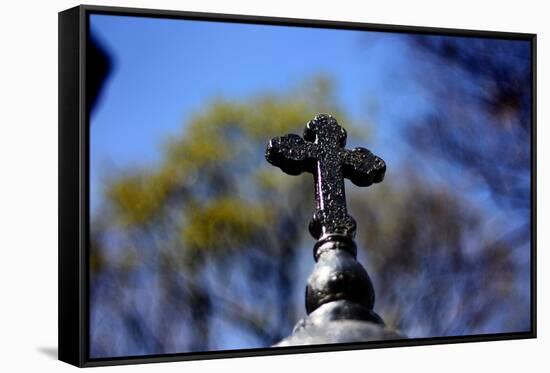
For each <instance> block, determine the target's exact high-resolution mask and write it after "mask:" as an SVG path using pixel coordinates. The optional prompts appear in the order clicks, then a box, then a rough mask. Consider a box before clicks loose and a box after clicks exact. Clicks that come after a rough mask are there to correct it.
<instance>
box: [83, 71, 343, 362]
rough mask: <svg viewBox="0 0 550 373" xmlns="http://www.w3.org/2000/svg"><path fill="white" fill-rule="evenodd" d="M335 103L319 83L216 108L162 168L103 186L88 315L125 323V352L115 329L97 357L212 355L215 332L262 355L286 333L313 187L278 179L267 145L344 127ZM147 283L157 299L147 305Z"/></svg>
mask: <svg viewBox="0 0 550 373" xmlns="http://www.w3.org/2000/svg"><path fill="white" fill-rule="evenodd" d="M332 94H333V88H332V83H331V82H330V81H329V80H327V79H325V78H322V77H318V78H315V79H312V80H311V81H310V82H307V83H305V84H304V85H303V86H301V87H299V88H297V89H295V90H293V91H292V92H290V93H289V94H287V95H283V96H276V95H264V96H261V97H258V98H256V99H253V100H251V101H250V102H245V103H240V102H230V101H227V100H216V101H214V102H212V103H211V104H210V105H208V106H207V107H206V109H205V110H204V111H202V112H200V113H198V114H196V115H195V116H193V117H192V118H191V119H190V120H189V122H188V123H187V124H186V126H185V128H184V131H183V133H182V134H181V135H180V136H174V137H173V138H172V139H170V140H169V141H168V142H167V144H166V146H165V147H164V153H163V157H162V161H161V162H160V164H158V165H156V166H153V167H149V168H139V169H133V170H121V171H119V172H118V173H117V174H116V176H114V177H112V179H111V180H110V181H108V182H107V184H106V185H107V188H106V190H105V195H106V197H107V203H106V204H105V206H104V209H103V210H102V211H101V213H99V214H98V216H96V218H95V220H94V222H93V227H94V230H93V231H92V250H91V254H92V256H91V269H92V271H91V272H92V273H91V276H92V289H91V290H92V292H91V296H92V305H96V308H95V309H96V311H97V315H99V314H100V313H105V312H107V310H106V309H108V312H109V314H110V316H109V317H113V316H114V315H117V316H115V317H116V318H119V319H120V320H119V322H120V324H121V325H122V326H118V327H120V328H121V329H122V331H123V334H124V335H125V337H127V338H128V339H129V342H127V343H125V344H124V345H121V346H112V345H109V343H112V342H108V341H109V338H107V337H106V336H105V335H107V334H109V333H110V328H108V327H105V328H101V327H97V328H96V330H97V333H98V334H97V335H96V336H94V337H93V338H94V341H96V342H98V343H94V344H92V345H93V346H95V348H96V350H95V353H96V354H99V355H101V354H103V353H107V354H113V353H115V354H128V353H129V352H130V353H136V351H137V352H138V353H166V352H179V351H204V350H208V349H212V348H216V346H217V345H218V343H217V340H216V339H217V338H218V337H219V336H217V335H216V334H215V333H216V330H212V325H213V324H214V323H215V322H216V321H221V322H223V323H226V324H228V325H231V327H232V328H237V329H239V330H241V331H242V332H244V333H245V334H246V335H248V336H249V337H251V338H252V340H254V342H252V344H253V345H256V346H266V345H270V344H273V343H275V342H277V341H278V340H279V339H282V338H283V337H284V336H286V335H287V334H289V333H290V331H291V330H292V327H293V324H294V322H296V321H297V319H298V318H299V317H298V315H296V310H297V309H299V308H300V307H297V306H296V305H295V302H294V300H293V299H294V298H293V294H294V291H295V286H294V282H293V281H292V278H293V277H295V276H296V272H297V269H296V268H295V267H296V264H297V263H296V260H297V248H298V247H299V245H300V241H301V238H302V236H303V235H304V234H305V232H307V230H306V229H305V228H304V229H300V227H307V222H308V221H309V214H311V211H313V210H312V207H313V199H312V197H311V191H312V189H313V185H312V184H311V181H310V180H309V179H308V178H307V177H304V178H288V177H285V176H284V175H282V174H281V173H280V172H277V171H276V170H274V169H272V168H271V167H270V166H269V165H268V164H267V163H266V162H265V159H264V158H263V153H264V150H265V146H266V141H267V140H266V139H269V138H271V137H273V136H276V135H279V134H282V133H287V132H296V131H301V130H302V127H303V125H304V124H305V123H306V122H307V121H308V120H309V119H311V118H312V117H313V116H314V115H315V114H316V113H318V112H331V113H334V114H335V115H337V116H338V117H339V118H342V120H344V121H345V117H344V115H343V114H342V113H341V112H340V110H338V108H337V107H335V106H334V105H333V104H332V103H333V102H335V99H334V98H333V97H332ZM296 179H297V180H296ZM105 222H109V223H108V224H106V223H105ZM113 223H114V224H113ZM142 281H148V282H150V283H153V284H154V286H153V287H150V286H148V287H146V288H149V289H151V290H150V293H146V294H140V291H142V290H143V289H144V287H143V285H142V284H141V282H142ZM130 293H132V295H131V296H130V295H129V294H130ZM152 293H154V294H152ZM140 296H145V297H147V302H146V305H145V306H144V305H143V304H142V302H143V299H139V297H140ZM136 298H138V300H137V301H136ZM151 302H154V308H155V309H156V310H150V311H147V312H145V311H144V310H148V309H149V308H151V306H152V304H151ZM99 305H101V307H99ZM103 307H106V309H103ZM93 316H94V314H93V315H92V317H93ZM98 317H99V316H98ZM94 320H95V319H94ZM97 325H99V324H97ZM101 334H103V336H102V335H101ZM182 336H184V338H183V339H182ZM101 341H104V342H101Z"/></svg>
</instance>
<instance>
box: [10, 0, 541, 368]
mask: <svg viewBox="0 0 550 373" xmlns="http://www.w3.org/2000/svg"><path fill="white" fill-rule="evenodd" d="M89 3H92V4H100V5H119V6H130V7H142V8H162V9H174V10H189V11H203V12H217V13H234V14H250V15H266V16H280V17H296V18H311V19H329V20H344V21H357V22H370V23H387V24H401V25H418V26H435V27H455V28H467V29H486V30H499V31H516V32H531V33H537V34H538V103H539V105H538V179H539V180H538V190H539V195H538V222H539V224H538V230H539V233H538V286H539V291H538V315H539V317H538V324H539V333H538V334H539V337H538V339H536V340H522V341H504V342H489V343H468V344H454V345H439V346H426V347H408V348H398V349H382V350H363V351H346V352H333V353H322V354H320V353H317V354H301V355H289V356H270V357H256V358H245V359H224V360H209V361H196V362H184V363H182V362H179V363H164V364H154V365H151V364H149V365H140V366H125V367H117V368H110V369H116V370H118V371H130V370H131V371H140V372H146V371H147V372H159V371H162V372H164V371H176V370H177V371H181V370H185V371H188V372H218V371H220V370H225V371H233V370H240V371H243V372H249V371H261V372H271V371H273V372H279V371H295V369H301V370H305V371H306V372H307V371H309V370H311V369H315V370H316V371H319V372H325V371H327V372H328V371H334V370H337V371H339V372H342V371H344V370H349V371H358V370H359V371H369V372H393V371H398V370H399V371H413V372H414V371H422V372H441V371H445V372H461V373H462V372H465V371H472V372H477V371H498V372H513V371H516V372H517V371H548V369H549V367H550V359H549V358H548V356H549V355H550V352H549V351H550V343H549V342H548V340H549V338H548V333H549V322H548V315H549V310H548V282H549V275H548V273H549V272H550V268H548V264H549V263H550V262H549V259H548V254H547V251H546V249H547V245H548V244H549V242H550V241H549V231H550V230H548V229H547V227H546V224H548V222H549V221H550V216H549V214H548V209H547V207H548V205H549V195H548V190H549V189H550V188H549V187H550V179H549V177H548V174H547V173H545V171H544V170H545V168H546V169H548V165H549V164H550V162H549V157H550V146H549V143H550V138H549V131H548V127H547V126H546V123H547V121H548V119H549V118H548V110H547V106H546V105H545V103H547V102H549V100H550V97H549V91H548V81H549V79H548V77H549V70H550V52H549V47H550V42H549V41H548V37H550V31H549V28H550V22H548V14H549V12H548V11H547V10H545V9H544V8H545V2H544V1H531V0H522V1H518V0H516V1H504V0H500V1H485V2H482V1H479V0H476V1H472V0H461V1H453V2H445V1H437V0H433V1H427V0H412V1H410V0H409V1H393V0H378V1H370V2H369V1H366V0H363V1H351V0H349V1H348V0H337V1H326V2H324V3H322V2H320V1H296V0H294V1H283V0H278V1H275V0H270V1H268V2H267V1H257V0H256V1H254V0H231V1H223V0H187V1H185V2H182V1H175V0H173V1H169V0H157V1H145V0H126V1H108V0H104V1H90V2H89ZM75 5H78V2H76V1H62V0H57V1H14V0H11V1H10V0H8V1H5V2H3V3H2V11H1V12H0V17H1V21H0V66H1V67H0V94H1V100H0V102H1V104H0V258H1V260H0V371H3V372H19V371H30V372H32V371H37V370H38V369H39V370H40V371H41V372H50V371H58V370H59V371H68V370H70V369H74V368H72V367H70V366H69V365H67V364H64V363H61V362H59V361H57V360H56V359H55V357H54V356H55V354H56V349H57V12H58V11H60V10H64V9H66V8H69V7H72V6H75ZM33 368H34V369H33Z"/></svg>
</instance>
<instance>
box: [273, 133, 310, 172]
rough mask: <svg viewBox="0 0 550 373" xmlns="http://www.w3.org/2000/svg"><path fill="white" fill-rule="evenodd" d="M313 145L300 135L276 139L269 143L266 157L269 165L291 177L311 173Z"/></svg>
mask: <svg viewBox="0 0 550 373" xmlns="http://www.w3.org/2000/svg"><path fill="white" fill-rule="evenodd" d="M312 145H313V144H312V143H310V142H308V141H305V140H304V139H303V138H301V137H300V136H298V135H294V134H289V135H286V136H281V137H274V138H273V139H271V140H270V141H269V144H268V145H267V148H266V151H265V157H266V159H267V161H268V162H269V163H271V164H272V165H274V166H277V167H279V168H280V169H281V170H283V172H285V173H287V174H289V175H299V174H301V173H302V172H306V171H307V172H311V167H312V158H313V154H312V153H313V146H312Z"/></svg>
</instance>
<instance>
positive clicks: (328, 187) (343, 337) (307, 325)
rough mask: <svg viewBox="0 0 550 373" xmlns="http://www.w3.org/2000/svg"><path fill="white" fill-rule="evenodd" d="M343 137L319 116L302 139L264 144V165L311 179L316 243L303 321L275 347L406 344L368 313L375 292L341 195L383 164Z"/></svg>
mask: <svg viewBox="0 0 550 373" xmlns="http://www.w3.org/2000/svg"><path fill="white" fill-rule="evenodd" d="M346 137H347V135H346V131H345V130H344V129H343V128H342V127H340V126H339V125H338V123H337V122H336V119H334V118H333V117H332V116H330V115H327V114H319V115H317V116H316V117H315V118H314V119H313V120H312V121H310V122H309V123H308V124H307V125H306V128H305V130H304V136H303V138H302V137H300V136H298V135H294V134H290V135H286V136H282V137H276V138H273V139H271V141H270V142H269V144H268V146H267V149H266V153H265V156H266V159H267V160H268V161H269V162H270V163H271V164H273V165H275V166H277V167H280V168H281V170H283V171H284V172H286V173H287V174H290V175H298V174H300V173H302V172H310V173H312V174H313V176H314V181H315V200H316V209H315V213H314V214H313V218H312V220H311V222H310V225H309V231H310V233H311V235H312V236H313V237H314V238H316V239H317V243H316V244H315V246H314V247H313V257H314V259H315V262H316V264H315V268H314V269H313V272H312V274H311V275H310V276H309V278H308V282H307V286H306V311H307V313H308V316H307V317H306V318H304V319H302V320H301V321H299V322H298V324H296V326H295V327H294V330H293V332H292V335H290V336H289V337H288V338H285V339H284V340H282V341H281V342H279V343H278V344H276V345H275V346H289V345H299V344H316V343H340V342H356V341H369V340H380V339H401V338H403V337H402V336H401V335H400V334H398V333H397V332H395V331H393V330H392V329H389V328H387V327H386V326H385V325H384V322H383V321H382V319H381V318H380V317H379V316H378V315H377V314H376V313H375V312H374V311H373V307H374V288H373V286H372V282H371V280H370V278H369V275H368V274H367V271H365V269H364V268H363V266H362V265H361V264H360V263H359V262H357V260H356V257H357V246H356V245H355V242H354V241H353V238H354V236H355V230H356V223H355V220H354V219H353V218H352V217H351V216H350V215H349V214H348V212H347V208H346V195H345V190H344V178H347V179H350V180H351V181H352V182H353V183H354V184H356V185H359V186H369V185H371V184H372V183H378V182H380V181H382V179H383V178H384V173H385V171H386V165H385V163H384V161H383V160H382V159H380V158H379V157H377V156H375V155H373V154H372V153H371V152H370V151H369V150H367V149H365V148H355V149H353V150H348V149H345V148H344V147H345V145H346Z"/></svg>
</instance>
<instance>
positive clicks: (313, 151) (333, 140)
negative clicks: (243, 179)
mask: <svg viewBox="0 0 550 373" xmlns="http://www.w3.org/2000/svg"><path fill="white" fill-rule="evenodd" d="M346 138H347V134H346V130H345V129H344V128H342V127H340V125H338V122H337V121H336V119H334V118H333V117H332V116H330V115H327V114H319V115H317V116H316V117H315V118H314V119H313V120H311V121H310V122H308V124H307V125H306V128H305V130H304V137H303V138H301V137H300V136H298V135H294V134H290V135H286V136H282V137H276V138H273V139H271V141H270V142H269V144H268V146H267V149H266V154H265V155H266V159H267V161H268V162H270V163H271V164H273V165H275V166H277V167H279V168H281V170H283V171H284V172H286V173H287V174H290V175H298V174H300V173H302V172H310V173H312V174H313V176H314V179H315V200H316V209H315V213H314V214H313V218H312V220H311V223H310V225H309V231H310V233H311V234H312V236H313V237H314V238H316V239H318V238H320V237H322V236H327V235H331V234H338V235H344V236H348V237H350V238H353V237H354V236H355V229H356V223H355V219H353V218H352V217H351V216H350V215H348V212H347V208H346V195H345V190H344V178H348V179H350V180H351V181H352V182H353V183H354V184H356V185H359V186H369V185H371V184H372V183H378V182H380V181H382V180H383V178H384V173H385V171H386V165H385V163H384V161H383V160H382V159H380V158H379V157H377V156H375V155H374V154H372V153H371V152H370V151H369V150H367V149H365V148H355V149H353V150H348V149H345V148H344V146H345V145H346Z"/></svg>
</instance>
